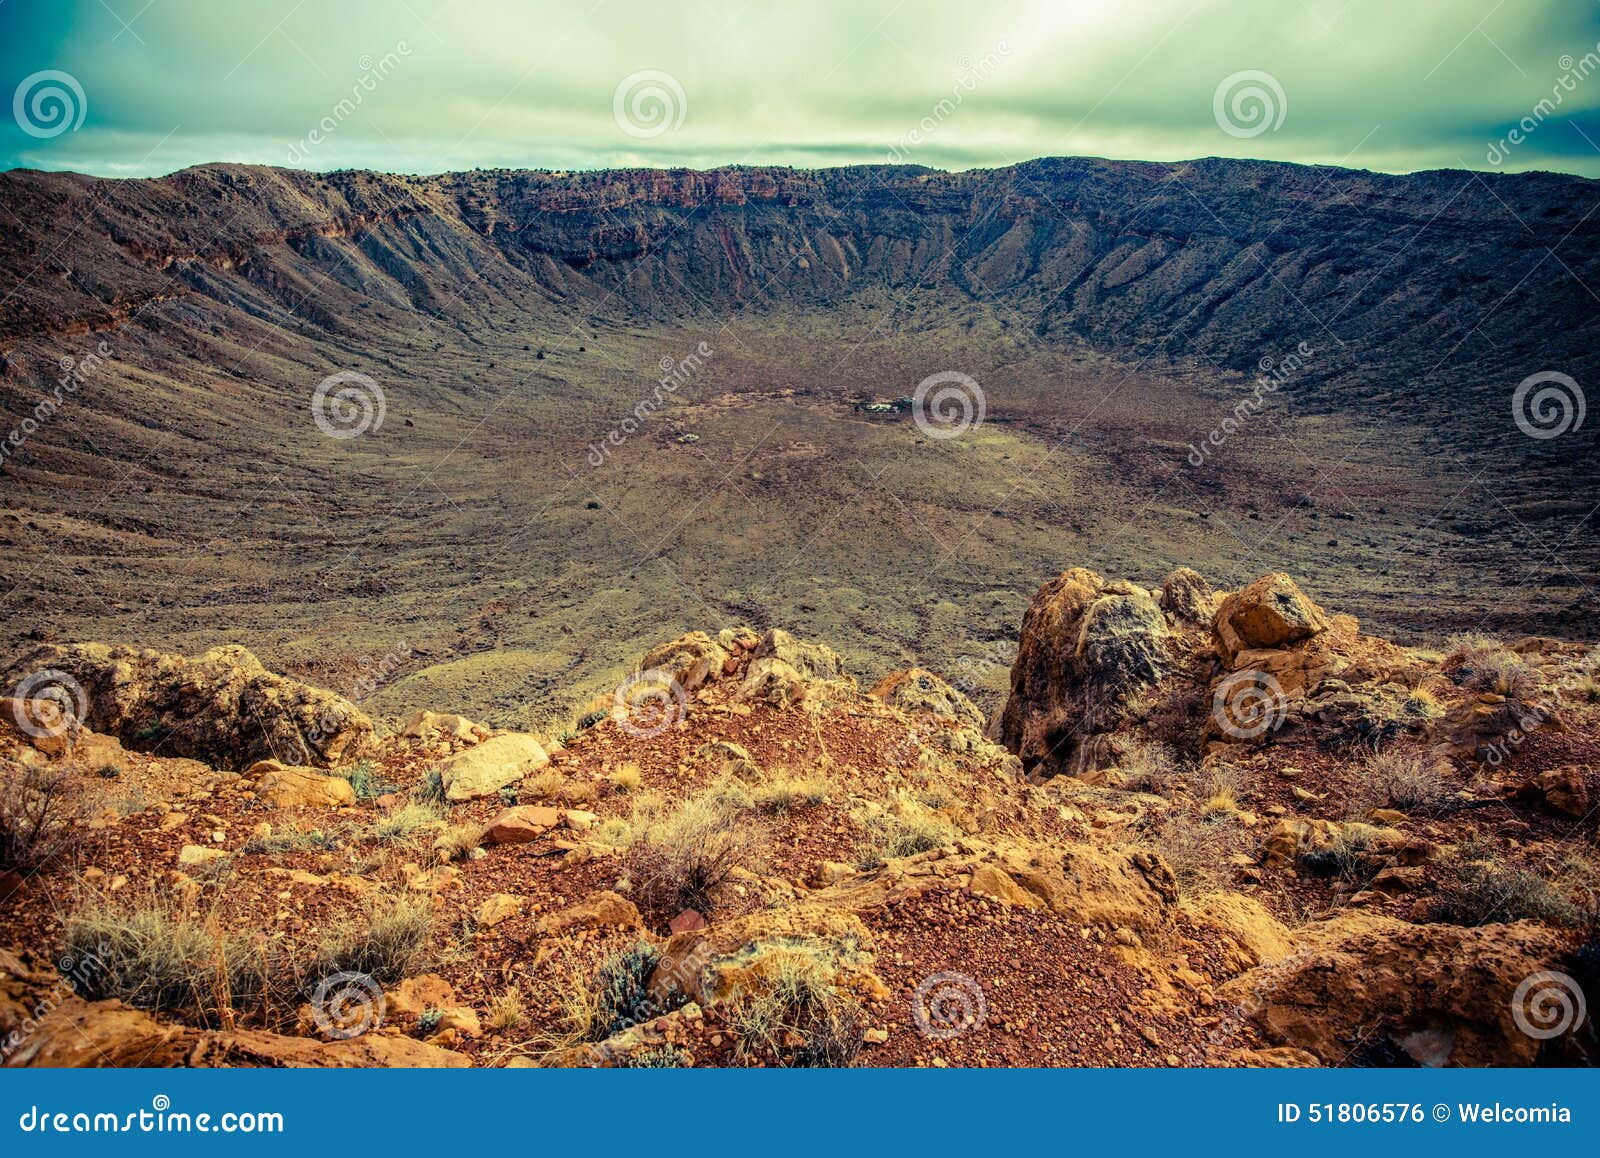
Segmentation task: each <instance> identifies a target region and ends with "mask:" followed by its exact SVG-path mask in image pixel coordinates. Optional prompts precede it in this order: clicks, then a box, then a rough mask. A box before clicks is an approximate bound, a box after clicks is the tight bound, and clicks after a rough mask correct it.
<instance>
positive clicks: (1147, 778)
mask: <svg viewBox="0 0 1600 1158" xmlns="http://www.w3.org/2000/svg"><path fill="white" fill-rule="evenodd" d="M1117 768H1118V769H1119V770H1120V771H1121V772H1122V787H1123V788H1126V789H1127V790H1128V791H1130V792H1154V793H1156V794H1158V795H1159V794H1160V793H1162V792H1164V791H1166V789H1167V788H1168V786H1169V785H1170V784H1171V783H1172V780H1173V778H1174V777H1175V776H1176V775H1177V774H1178V760H1177V757H1176V756H1174V755H1173V752H1172V749H1171V748H1169V747H1167V746H1166V745H1165V744H1160V743H1157V742H1155V741H1154V740H1145V739H1141V738H1139V737H1134V738H1133V739H1130V740H1127V741H1125V742H1124V743H1123V745H1122V754H1121V755H1120V756H1119V757H1118V758H1117Z"/></svg>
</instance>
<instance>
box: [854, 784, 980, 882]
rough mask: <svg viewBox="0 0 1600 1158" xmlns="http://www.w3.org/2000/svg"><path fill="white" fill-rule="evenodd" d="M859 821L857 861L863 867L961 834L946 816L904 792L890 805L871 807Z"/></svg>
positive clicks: (941, 844)
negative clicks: (860, 835) (888, 806)
mask: <svg viewBox="0 0 1600 1158" xmlns="http://www.w3.org/2000/svg"><path fill="white" fill-rule="evenodd" d="M860 821H861V827H862V832H863V835H862V841H861V847H860V851H859V861H860V864H861V866H862V867H863V868H873V867H876V866H877V865H880V864H882V863H883V862H884V861H886V860H893V859H896V858H899V857H907V856H916V855H917V854H918V853H920V852H927V851H928V850H929V849H935V848H943V847H944V846H945V845H948V844H954V843H955V842H956V840H958V839H959V838H960V836H961V830H960V829H959V828H957V827H956V824H955V822H954V821H952V820H951V819H950V818H949V817H948V816H945V815H944V814H943V813H939V812H935V811H933V810H932V809H931V808H929V807H927V805H925V804H923V803H921V802H920V801H918V800H914V799H911V798H909V797H905V796H900V797H897V798H896V800H895V801H894V803H893V805H892V806H891V807H890V808H882V807H874V808H872V809H870V810H869V811H868V812H866V813H865V815H863V816H862V817H861V818H860Z"/></svg>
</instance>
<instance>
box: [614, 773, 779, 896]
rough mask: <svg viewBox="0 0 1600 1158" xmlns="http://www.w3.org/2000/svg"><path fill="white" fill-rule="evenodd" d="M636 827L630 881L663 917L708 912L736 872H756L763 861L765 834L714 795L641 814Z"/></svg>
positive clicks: (710, 793) (692, 797)
mask: <svg viewBox="0 0 1600 1158" xmlns="http://www.w3.org/2000/svg"><path fill="white" fill-rule="evenodd" d="M634 828H635V839H634V842H633V845H632V847H631V848H630V849H629V850H628V857H627V865H628V871H629V876H630V878H631V879H632V880H633V882H634V887H635V889H636V891H637V892H638V895H639V897H640V899H641V900H642V901H643V902H644V903H645V904H646V905H649V906H651V907H654V908H656V909H658V910H660V911H664V912H674V913H676V912H678V911H680V910H682V909H697V910H699V911H700V912H702V913H708V912H710V911H711V909H712V908H713V907H714V906H715V894H716V892H717V889H718V887H719V886H720V885H721V884H722V883H723V882H724V881H726V880H727V879H728V877H729V876H730V875H732V873H733V872H734V870H735V869H747V870H750V871H759V870H760V868H761V867H762V866H763V865H764V864H765V863H766V859H767V838H766V833H765V832H764V831H763V830H761V829H760V828H758V827H756V826H754V825H752V824H751V823H750V822H749V821H748V820H747V819H745V818H744V817H742V816H741V814H740V810H739V809H737V808H735V807H731V806H730V805H729V803H728V802H727V801H726V800H725V799H722V798H719V797H718V796H717V795H716V794H715V793H713V792H702V793H700V794H698V795H696V796H691V797H689V798H688V799H687V800H685V801H684V802H683V803H682V804H680V805H678V807H677V808H676V809H674V810H673V811H672V812H670V813H666V814H665V815H651V814H650V813H649V812H646V811H644V810H641V813H640V815H639V816H638V817H637V818H636V822H635V825H634Z"/></svg>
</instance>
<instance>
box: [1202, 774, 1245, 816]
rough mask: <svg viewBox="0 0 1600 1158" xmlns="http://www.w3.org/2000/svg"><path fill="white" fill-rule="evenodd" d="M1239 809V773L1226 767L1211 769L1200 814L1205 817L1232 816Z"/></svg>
mask: <svg viewBox="0 0 1600 1158" xmlns="http://www.w3.org/2000/svg"><path fill="white" fill-rule="evenodd" d="M1238 811H1239V773H1238V772H1237V771H1236V770H1235V769H1233V768H1228V767H1219V768H1216V769H1215V770H1214V771H1212V773H1211V776H1210V779H1209V780H1208V781H1207V784H1206V799H1205V803H1204V804H1202V805H1201V806H1200V812H1201V815H1203V816H1207V817H1221V816H1232V815H1233V814H1234V813H1236V812H1238Z"/></svg>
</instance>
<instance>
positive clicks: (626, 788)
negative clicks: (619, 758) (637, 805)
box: [606, 760, 644, 792]
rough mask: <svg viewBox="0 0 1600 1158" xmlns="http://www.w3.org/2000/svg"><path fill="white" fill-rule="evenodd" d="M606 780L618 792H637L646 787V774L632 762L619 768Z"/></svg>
mask: <svg viewBox="0 0 1600 1158" xmlns="http://www.w3.org/2000/svg"><path fill="white" fill-rule="evenodd" d="M606 779H608V780H609V781H610V782H611V787H612V788H613V789H614V790H615V791H617V792H637V791H639V789H640V788H641V787H642V786H643V785H644V773H643V772H641V771H640V770H639V765H637V764H635V763H634V762H633V761H632V760H629V761H628V762H627V763H626V764H622V765H620V766H619V767H617V768H616V769H615V770H614V771H613V772H612V773H611V775H610V776H608V777H607V778H606Z"/></svg>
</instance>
